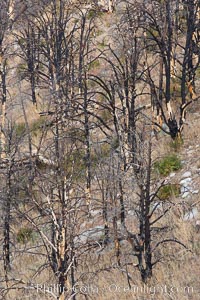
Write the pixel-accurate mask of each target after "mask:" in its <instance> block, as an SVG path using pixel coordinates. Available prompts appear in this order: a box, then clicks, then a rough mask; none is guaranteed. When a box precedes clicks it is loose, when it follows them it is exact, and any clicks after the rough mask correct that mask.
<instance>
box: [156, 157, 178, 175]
mask: <svg viewBox="0 0 200 300" xmlns="http://www.w3.org/2000/svg"><path fill="white" fill-rule="evenodd" d="M154 168H155V170H156V171H157V172H158V173H159V174H160V175H163V176H167V175H169V174H170V173H171V172H173V171H177V170H179V169H181V161H180V159H179V157H178V156H177V155H176V154H170V155H168V156H165V157H164V158H163V159H161V160H160V161H157V162H156V163H155V164H154Z"/></svg>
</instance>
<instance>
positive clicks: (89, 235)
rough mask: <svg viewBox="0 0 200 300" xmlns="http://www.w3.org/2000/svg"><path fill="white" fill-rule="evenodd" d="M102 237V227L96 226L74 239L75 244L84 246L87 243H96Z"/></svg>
mask: <svg viewBox="0 0 200 300" xmlns="http://www.w3.org/2000/svg"><path fill="white" fill-rule="evenodd" d="M103 235H104V226H96V227H94V228H91V229H88V230H86V231H84V232H82V233H81V234H80V235H79V236H78V237H77V238H76V239H75V243H81V244H85V243H87V242H89V241H98V240H100V238H101V237H102V236H103Z"/></svg>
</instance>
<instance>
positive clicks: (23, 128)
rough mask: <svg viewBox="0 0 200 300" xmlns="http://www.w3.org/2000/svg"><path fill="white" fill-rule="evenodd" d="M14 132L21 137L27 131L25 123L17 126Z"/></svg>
mask: <svg viewBox="0 0 200 300" xmlns="http://www.w3.org/2000/svg"><path fill="white" fill-rule="evenodd" d="M14 131H15V133H16V136H17V137H21V136H22V135H23V134H24V133H25V131H26V125H25V123H18V124H15V127H14Z"/></svg>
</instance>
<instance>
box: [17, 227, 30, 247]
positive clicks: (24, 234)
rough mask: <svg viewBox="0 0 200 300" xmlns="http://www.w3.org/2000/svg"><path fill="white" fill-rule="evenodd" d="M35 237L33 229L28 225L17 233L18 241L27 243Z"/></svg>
mask: <svg viewBox="0 0 200 300" xmlns="http://www.w3.org/2000/svg"><path fill="white" fill-rule="evenodd" d="M32 239H33V230H32V229H31V228H28V227H22V228H20V229H19V231H18V233H17V242H18V243H21V244H25V243H26V242H29V241H30V240H32Z"/></svg>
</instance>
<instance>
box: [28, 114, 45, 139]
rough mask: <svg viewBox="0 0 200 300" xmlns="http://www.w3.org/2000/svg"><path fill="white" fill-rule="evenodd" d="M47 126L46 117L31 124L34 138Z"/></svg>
mask: <svg viewBox="0 0 200 300" xmlns="http://www.w3.org/2000/svg"><path fill="white" fill-rule="evenodd" d="M45 124H46V118H45V117H40V118H38V119H36V120H34V121H33V122H32V123H31V124H30V131H31V132H32V133H33V135H34V136H37V134H38V131H39V130H41V128H43V127H44V126H45Z"/></svg>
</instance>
